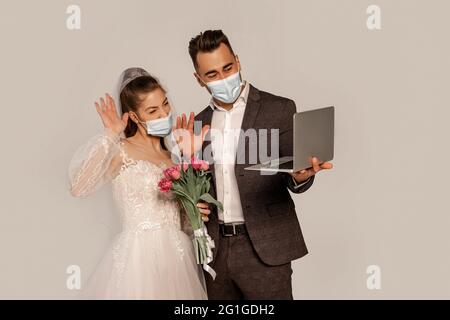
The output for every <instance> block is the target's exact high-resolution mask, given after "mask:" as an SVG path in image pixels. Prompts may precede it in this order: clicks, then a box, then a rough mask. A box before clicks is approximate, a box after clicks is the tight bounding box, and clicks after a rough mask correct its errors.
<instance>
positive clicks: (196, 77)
mask: <svg viewBox="0 0 450 320" xmlns="http://www.w3.org/2000/svg"><path fill="white" fill-rule="evenodd" d="M194 77H195V79H197V82H198V84H199V85H200V86H201V87H204V86H205V84H204V83H203V81H202V80H201V79H200V76H199V75H198V73H197V72H194Z"/></svg>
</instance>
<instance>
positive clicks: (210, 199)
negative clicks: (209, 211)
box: [200, 193, 223, 210]
mask: <svg viewBox="0 0 450 320" xmlns="http://www.w3.org/2000/svg"><path fill="white" fill-rule="evenodd" d="M200 200H203V201H205V202H208V203H210V204H213V205H215V206H216V207H217V208H219V209H220V210H223V206H222V203H220V202H219V201H217V200H216V199H214V198H213V197H212V195H211V194H209V193H204V194H202V195H201V196H200Z"/></svg>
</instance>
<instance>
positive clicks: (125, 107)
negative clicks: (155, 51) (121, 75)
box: [120, 76, 167, 150]
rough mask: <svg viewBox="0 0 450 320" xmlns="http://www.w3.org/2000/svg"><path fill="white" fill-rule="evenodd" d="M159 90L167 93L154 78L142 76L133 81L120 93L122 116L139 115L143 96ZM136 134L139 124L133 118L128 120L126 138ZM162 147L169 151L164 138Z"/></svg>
mask: <svg viewBox="0 0 450 320" xmlns="http://www.w3.org/2000/svg"><path fill="white" fill-rule="evenodd" d="M158 88H159V89H161V90H162V91H164V92H166V90H165V89H164V88H163V87H162V86H161V84H160V83H159V81H158V80H157V79H156V78H154V77H152V76H142V77H138V78H136V79H134V80H132V81H131V82H130V83H128V84H127V85H126V86H125V88H123V90H122V92H121V93H120V106H121V108H122V114H124V113H125V112H130V111H133V112H135V113H137V109H138V106H139V105H140V104H141V102H142V101H143V98H142V95H145V94H146V93H150V92H152V91H154V90H156V89H158ZM136 132H137V124H136V123H135V122H134V121H133V120H132V119H131V118H128V123H127V127H126V128H125V131H124V133H125V137H127V138H128V137H132V136H134V135H135V134H136ZM161 145H162V147H163V148H164V149H166V150H167V148H166V146H165V144H164V139H163V138H161Z"/></svg>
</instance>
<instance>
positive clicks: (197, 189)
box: [158, 157, 222, 279]
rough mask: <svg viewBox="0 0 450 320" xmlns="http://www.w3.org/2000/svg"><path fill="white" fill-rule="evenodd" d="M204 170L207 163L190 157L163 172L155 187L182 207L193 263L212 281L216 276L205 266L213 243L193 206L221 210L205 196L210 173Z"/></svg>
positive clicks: (208, 187)
mask: <svg viewBox="0 0 450 320" xmlns="http://www.w3.org/2000/svg"><path fill="white" fill-rule="evenodd" d="M208 170H209V164H208V162H206V161H204V160H200V159H197V158H195V157H192V158H191V162H190V163H187V162H182V163H181V164H178V165H176V166H173V167H170V168H168V169H166V170H164V178H163V179H161V180H160V181H159V183H158V187H159V189H160V190H161V191H162V192H170V191H171V192H172V193H174V194H175V195H176V196H177V198H178V199H179V201H180V202H181V204H182V205H183V207H184V209H185V210H186V214H187V216H188V220H189V223H190V224H191V226H192V229H193V230H194V239H193V243H194V249H195V255H196V258H197V263H198V264H203V269H205V270H206V271H207V272H209V273H210V274H211V276H212V277H213V279H214V278H215V276H216V273H215V272H214V270H213V269H212V268H211V267H209V266H208V263H210V262H211V261H212V259H213V255H212V248H214V241H213V240H212V239H211V237H210V236H209V234H208V231H207V229H206V226H205V224H204V222H203V220H202V215H201V213H200V211H199V208H198V207H197V203H198V202H199V201H200V200H201V201H204V202H207V203H209V204H213V205H215V206H216V207H218V208H219V209H221V210H222V204H221V203H220V202H219V201H217V200H216V199H214V198H213V197H212V196H211V195H210V194H209V189H210V182H209V180H210V175H209V173H210V172H209V171H208Z"/></svg>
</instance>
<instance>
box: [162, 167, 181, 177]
mask: <svg viewBox="0 0 450 320" xmlns="http://www.w3.org/2000/svg"><path fill="white" fill-rule="evenodd" d="M164 176H165V177H166V179H169V180H178V179H180V166H173V167H170V168H167V169H166V170H164Z"/></svg>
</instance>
